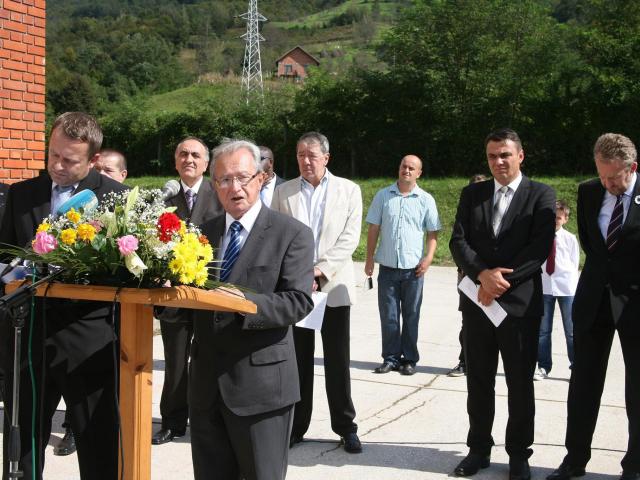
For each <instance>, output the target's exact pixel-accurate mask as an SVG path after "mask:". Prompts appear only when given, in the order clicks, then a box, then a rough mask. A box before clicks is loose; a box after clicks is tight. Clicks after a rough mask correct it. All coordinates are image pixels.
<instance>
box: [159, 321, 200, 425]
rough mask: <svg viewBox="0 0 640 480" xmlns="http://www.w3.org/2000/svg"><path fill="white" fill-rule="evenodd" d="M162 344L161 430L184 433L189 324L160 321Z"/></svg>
mask: <svg viewBox="0 0 640 480" xmlns="http://www.w3.org/2000/svg"><path fill="white" fill-rule="evenodd" d="M160 332H161V333H162V344H163V345H164V384H163V386H162V396H161V397H160V415H161V416H162V428H170V429H172V430H184V429H185V428H187V419H188V418H189V404H188V400H187V394H188V392H187V389H188V377H189V369H188V367H189V352H190V351H191V339H192V337H193V321H191V320H190V321H181V322H175V323H174V322H168V321H163V320H161V321H160Z"/></svg>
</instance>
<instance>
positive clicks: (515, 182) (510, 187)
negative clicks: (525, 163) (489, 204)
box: [493, 173, 522, 218]
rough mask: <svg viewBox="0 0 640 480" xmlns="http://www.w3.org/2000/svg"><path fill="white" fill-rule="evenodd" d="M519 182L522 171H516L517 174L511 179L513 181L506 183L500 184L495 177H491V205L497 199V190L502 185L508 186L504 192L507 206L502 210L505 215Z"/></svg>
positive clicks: (520, 181)
mask: <svg viewBox="0 0 640 480" xmlns="http://www.w3.org/2000/svg"><path fill="white" fill-rule="evenodd" d="M520 183H522V173H518V176H517V177H516V178H515V180H513V182H511V183H510V184H508V185H501V184H500V183H498V181H497V180H496V179H495V178H494V179H493V205H494V206H495V204H496V202H497V201H498V190H500V189H501V188H502V187H508V190H507V193H506V196H507V198H506V201H507V208H506V209H505V211H504V213H505V215H506V214H507V212H508V211H509V205H511V200H512V199H513V195H514V194H515V193H516V190H517V189H518V187H519V186H520ZM503 218H504V217H503Z"/></svg>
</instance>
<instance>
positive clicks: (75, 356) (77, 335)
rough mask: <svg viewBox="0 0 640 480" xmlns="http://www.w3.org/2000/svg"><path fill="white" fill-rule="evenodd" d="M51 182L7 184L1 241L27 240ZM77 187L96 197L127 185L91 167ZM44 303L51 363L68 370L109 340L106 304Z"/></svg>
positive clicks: (46, 205) (44, 208)
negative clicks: (53, 351) (53, 348)
mask: <svg viewBox="0 0 640 480" xmlns="http://www.w3.org/2000/svg"><path fill="white" fill-rule="evenodd" d="M51 185H52V182H51V178H50V177H49V175H41V176H39V177H36V178H32V179H29V180H25V181H23V182H19V183H14V184H13V185H11V187H10V188H9V193H8V195H7V205H6V209H5V215H4V218H3V221H2V228H1V229H0V242H1V243H7V244H10V245H16V246H20V247H24V246H27V245H28V244H29V242H31V240H32V239H33V237H34V236H35V233H36V229H37V228H38V225H39V224H40V222H41V221H42V220H43V219H44V218H45V217H46V216H47V215H49V213H50V210H51ZM81 190H92V191H93V192H94V193H95V194H96V197H98V200H99V201H100V200H102V198H103V197H104V196H105V195H106V194H107V193H109V192H119V191H123V190H127V187H125V186H124V185H122V184H121V183H119V182H117V181H115V180H112V179H111V178H109V177H107V176H105V175H100V174H99V173H98V172H97V171H96V170H94V169H91V170H89V174H88V175H87V176H86V177H85V178H84V179H83V180H82V181H81V182H80V183H79V185H78V188H77V189H76V193H77V192H79V191H81ZM105 305H106V306H105ZM47 306H49V307H50V309H49V310H48V313H47V337H48V339H49V340H48V341H49V342H50V343H51V344H53V345H55V346H57V347H58V348H57V349H56V352H57V354H58V355H57V356H56V357H55V358H50V359H49V364H50V365H51V366H55V365H56V364H65V369H66V371H67V372H70V371H72V370H74V369H75V368H76V367H77V366H79V365H80V364H81V363H83V362H84V361H85V360H87V359H88V358H90V357H91V356H92V355H93V354H94V353H96V352H97V351H99V350H101V349H102V348H104V347H105V346H106V345H108V344H109V343H110V342H111V341H113V332H112V330H111V325H110V324H109V323H108V321H107V320H106V319H105V316H108V312H109V308H108V307H109V304H105V303H103V302H70V301H68V300H60V301H54V300H48V301H47ZM7 338H8V337H7Z"/></svg>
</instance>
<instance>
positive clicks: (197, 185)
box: [180, 177, 204, 204]
mask: <svg viewBox="0 0 640 480" xmlns="http://www.w3.org/2000/svg"><path fill="white" fill-rule="evenodd" d="M203 180H204V177H200V180H198V181H197V182H196V183H194V184H193V187H190V186H188V185H187V184H186V183H184V182H183V181H182V180H180V184H181V185H182V191H184V192H186V191H187V190H191V191H192V192H193V203H194V204H195V203H196V197H197V195H198V191H199V190H200V185H202V181H203Z"/></svg>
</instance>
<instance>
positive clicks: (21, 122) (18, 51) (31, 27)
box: [0, 0, 46, 183]
mask: <svg viewBox="0 0 640 480" xmlns="http://www.w3.org/2000/svg"><path fill="white" fill-rule="evenodd" d="M45 5H46V0H0V102H1V106H2V108H0V182H4V183H13V182H16V181H19V180H22V179H25V178H31V177H34V176H36V175H37V174H38V170H41V169H43V168H45V165H44V158H45V151H44V146H45V139H44V135H45V130H44V129H45V113H44V109H45V98H44V95H45Z"/></svg>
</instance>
